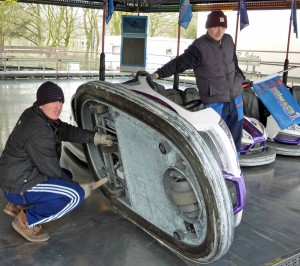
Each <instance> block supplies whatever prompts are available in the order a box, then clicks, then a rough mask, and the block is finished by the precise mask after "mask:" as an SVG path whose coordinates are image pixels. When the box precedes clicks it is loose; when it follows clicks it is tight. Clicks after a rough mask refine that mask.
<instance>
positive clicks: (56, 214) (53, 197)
mask: <svg viewBox="0 0 300 266" xmlns="http://www.w3.org/2000/svg"><path fill="white" fill-rule="evenodd" d="M4 196H5V197H6V198H7V200H8V201H9V202H12V203H14V204H16V205H20V206H27V207H28V209H27V210H26V217H27V221H28V225H29V226H30V227H33V226H35V225H37V224H42V223H47V222H50V221H53V220H56V219H58V218H60V217H62V216H64V215H66V214H67V213H69V212H70V211H72V210H74V209H75V208H77V207H78V206H79V205H81V204H82V203H83V200H84V190H83V189H82V188H81V187H80V186H79V185H78V184H76V183H75V182H72V181H71V179H70V181H66V180H61V179H57V178H51V177H50V178H48V180H47V181H45V182H42V183H40V184H38V185H36V186H34V187H32V188H31V189H29V190H27V191H26V192H24V193H22V194H13V193H4Z"/></svg>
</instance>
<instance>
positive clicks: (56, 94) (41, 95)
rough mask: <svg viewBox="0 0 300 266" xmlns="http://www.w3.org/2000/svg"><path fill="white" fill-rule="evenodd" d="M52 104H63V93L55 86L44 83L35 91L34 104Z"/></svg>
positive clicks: (47, 82)
mask: <svg viewBox="0 0 300 266" xmlns="http://www.w3.org/2000/svg"><path fill="white" fill-rule="evenodd" d="M52 102H62V103H64V102H65V98H64V93H63V91H62V89H61V87H59V86H58V85H57V84H55V83H53V82H51V81H46V82H45V83H43V84H42V85H41V86H40V87H39V88H38V90H37V93H36V103H37V105H38V106H41V105H44V104H47V103H52Z"/></svg>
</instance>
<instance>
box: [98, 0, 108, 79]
mask: <svg viewBox="0 0 300 266" xmlns="http://www.w3.org/2000/svg"><path fill="white" fill-rule="evenodd" d="M106 7H107V2H103V18H102V49H101V54H100V66H99V80H102V81H105V53H104V43H105V18H106Z"/></svg>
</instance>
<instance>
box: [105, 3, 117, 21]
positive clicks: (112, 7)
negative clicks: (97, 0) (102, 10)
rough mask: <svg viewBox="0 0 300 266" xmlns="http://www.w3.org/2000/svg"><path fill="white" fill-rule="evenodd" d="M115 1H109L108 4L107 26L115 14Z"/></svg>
mask: <svg viewBox="0 0 300 266" xmlns="http://www.w3.org/2000/svg"><path fill="white" fill-rule="evenodd" d="M114 10H115V9H114V1H113V0H107V2H106V17H105V20H106V24H108V22H109V21H110V19H111V16H112V14H113V13H114Z"/></svg>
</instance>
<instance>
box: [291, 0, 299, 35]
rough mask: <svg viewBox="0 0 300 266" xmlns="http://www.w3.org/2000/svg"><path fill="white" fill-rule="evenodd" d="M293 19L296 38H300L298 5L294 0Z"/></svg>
mask: <svg viewBox="0 0 300 266" xmlns="http://www.w3.org/2000/svg"><path fill="white" fill-rule="evenodd" d="M291 18H292V20H293V26H294V33H296V38H298V26H297V5H296V0H293V3H292V12H291Z"/></svg>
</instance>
